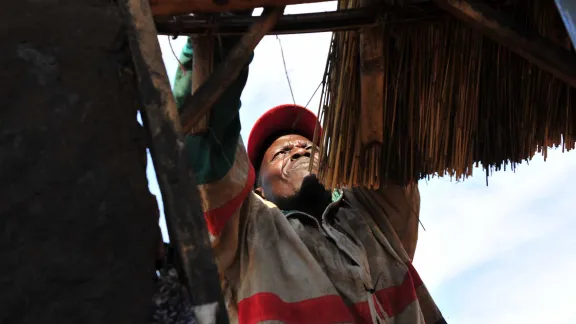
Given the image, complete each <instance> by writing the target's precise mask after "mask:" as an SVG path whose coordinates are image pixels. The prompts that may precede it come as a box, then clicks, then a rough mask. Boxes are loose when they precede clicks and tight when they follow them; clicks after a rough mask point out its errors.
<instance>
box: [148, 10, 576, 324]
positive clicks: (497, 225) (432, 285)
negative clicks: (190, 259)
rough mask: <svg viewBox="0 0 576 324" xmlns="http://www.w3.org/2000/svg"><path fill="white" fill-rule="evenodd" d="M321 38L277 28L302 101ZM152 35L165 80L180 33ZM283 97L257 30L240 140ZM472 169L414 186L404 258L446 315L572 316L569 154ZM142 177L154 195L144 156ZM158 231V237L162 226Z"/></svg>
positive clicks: (574, 192)
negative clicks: (415, 228) (414, 237)
mask: <svg viewBox="0 0 576 324" xmlns="http://www.w3.org/2000/svg"><path fill="white" fill-rule="evenodd" d="M334 9H335V3H334V2H328V3H317V4H310V5H297V6H289V7H287V9H286V13H288V14H291V13H302V12H317V11H330V10H334ZM260 12H261V11H260V10H258V11H257V12H256V13H257V14H259V13H260ZM330 37H331V35H330V34H329V33H318V34H301V35H283V36H280V40H281V42H282V46H283V48H284V54H285V58H286V66H287V71H288V75H289V78H290V80H291V84H292V88H293V92H294V97H295V101H296V103H297V104H301V105H305V104H306V103H307V102H308V101H309V99H310V98H311V96H312V94H313V93H314V90H315V89H316V87H317V86H318V84H319V83H320V81H321V78H322V74H323V72H324V68H325V64H326V55H327V53H328V49H329V45H330ZM159 41H160V45H161V48H162V53H163V58H164V62H165V64H166V68H167V72H168V76H169V78H170V81H171V82H172V80H173V78H174V74H175V71H176V69H177V68H178V62H177V60H176V58H175V56H174V54H173V52H172V49H173V50H174V52H175V53H176V54H179V53H180V50H181V48H182V46H183V44H184V42H185V39H184V37H179V38H178V39H176V40H171V41H170V42H169V40H168V37H167V36H160V37H159ZM170 44H171V46H172V49H171V48H170ZM292 101H293V100H292V96H291V94H290V90H289V87H288V82H287V80H286V74H285V71H284V67H283V63H282V56H281V52H280V46H279V43H278V40H277V38H276V37H275V36H267V37H265V38H264V40H263V41H262V42H261V43H260V44H259V45H258V47H257V48H256V51H255V57H254V61H253V63H252V64H251V66H250V76H249V79H248V83H247V85H246V88H245V90H244V93H243V95H242V109H241V112H240V117H241V122H242V125H243V128H242V132H241V135H242V137H243V138H244V140H245V142H246V139H247V136H248V134H249V131H250V129H251V126H252V124H253V123H254V121H255V120H256V119H257V118H258V117H259V116H260V115H261V114H262V113H264V112H265V111H266V110H267V109H270V108H272V107H274V106H276V105H279V104H283V103H291V102H292ZM318 102H319V93H318V94H316V96H315V97H314V98H313V99H312V101H311V104H310V105H309V108H310V109H312V110H313V111H315V112H316V111H317V109H318ZM474 173H475V176H473V177H471V178H468V179H466V180H465V181H463V182H454V181H451V180H450V179H449V178H435V179H432V180H429V181H421V182H420V184H419V185H420V192H421V212H420V217H421V221H422V223H423V226H424V228H425V230H424V229H422V228H421V229H420V237H419V241H418V247H417V250H416V256H415V259H414V264H415V267H416V269H417V270H418V271H419V273H420V275H421V277H422V279H423V280H424V282H425V283H426V285H427V286H428V288H429V290H430V292H431V294H432V296H433V297H434V298H435V300H436V303H437V304H438V306H439V307H440V309H441V310H442V312H443V314H444V316H445V318H446V319H447V321H448V322H449V323H466V324H476V323H483V324H485V323H490V324H514V323H522V324H528V323H554V324H576V307H575V306H574V304H575V303H576V278H575V277H574V275H575V274H576V248H575V247H576V235H573V231H574V229H576V217H574V216H576V212H575V211H574V206H575V202H576V189H575V187H574V183H575V182H576V181H575V180H576V152H568V153H562V152H560V151H559V150H550V151H549V156H548V159H547V161H546V162H544V160H543V158H542V156H540V155H537V156H536V157H534V159H533V160H532V161H530V163H529V165H528V164H527V163H523V164H522V165H520V166H518V168H517V169H516V172H515V173H513V172H511V171H500V172H495V173H494V174H493V175H492V176H491V177H490V178H489V185H488V186H486V178H485V174H484V172H483V171H482V170H481V169H477V170H475V171H474ZM148 175H149V179H150V189H151V191H152V192H153V193H154V194H156V195H157V196H158V197H160V192H159V189H158V184H157V182H156V180H155V174H154V170H153V167H152V163H151V161H150V160H149V169H148ZM572 199H574V200H572ZM159 203H160V206H161V208H162V202H161V201H160V202H159ZM162 215H163V212H162ZM162 230H163V234H164V236H165V237H167V232H166V227H165V224H162Z"/></svg>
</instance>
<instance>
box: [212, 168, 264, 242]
mask: <svg viewBox="0 0 576 324" xmlns="http://www.w3.org/2000/svg"><path fill="white" fill-rule="evenodd" d="M255 179H256V174H255V172H254V168H253V167H252V165H249V169H248V178H247V179H246V184H245V185H244V188H243V189H242V191H241V192H240V193H239V194H238V195H237V196H236V197H234V198H232V199H230V200H229V201H228V202H227V203H225V204H224V205H223V206H221V207H218V208H215V209H211V210H209V211H207V212H205V213H204V219H206V225H207V227H208V232H210V234H212V235H214V236H218V235H220V233H221V232H222V230H223V229H224V226H226V224H227V223H228V221H229V220H230V217H232V215H234V213H235V212H236V211H237V210H238V208H240V206H242V203H243V202H244V199H246V197H247V196H248V194H249V193H250V191H251V190H252V186H254V180H255Z"/></svg>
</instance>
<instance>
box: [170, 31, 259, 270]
mask: <svg viewBox="0 0 576 324" xmlns="http://www.w3.org/2000/svg"><path fill="white" fill-rule="evenodd" d="M238 39H239V38H237V37H227V38H222V39H221V40H220V42H216V43H217V44H218V45H217V46H216V49H215V50H214V64H215V65H217V64H219V62H220V61H222V59H223V58H225V57H226V54H227V53H228V51H229V50H230V49H231V48H232V47H233V46H234V45H235V44H236V42H237V41H238ZM220 44H221V46H222V47H221V48H220ZM193 56H194V50H193V48H192V44H191V40H190V39H188V41H187V43H186V45H185V46H184V49H183V50H182V54H181V55H180V62H181V63H182V66H181V67H179V69H178V71H177V72H176V78H175V82H174V89H173V92H174V97H175V99H176V103H177V105H178V109H180V108H181V107H182V104H183V102H184V100H185V98H186V97H187V96H190V95H191V89H192V81H191V80H192V78H191V76H192V66H193ZM251 59H252V58H251ZM251 59H250V60H251ZM248 64H249V63H248ZM248 64H247V65H246V66H245V67H244V69H243V70H242V72H241V73H240V75H239V76H238V78H237V79H236V80H234V82H233V83H232V84H231V85H230V87H229V88H228V89H227V90H226V91H225V92H224V93H223V95H222V96H221V97H220V99H219V100H218V101H217V102H216V103H215V105H214V107H213V108H212V110H211V113H210V120H209V122H208V131H206V132H205V133H201V134H191V135H188V136H186V152H187V155H188V156H187V157H186V158H187V163H188V165H189V166H190V168H192V170H193V171H194V173H195V174H196V181H197V183H198V189H199V190H200V194H201V196H202V200H203V210H204V217H205V219H206V223H207V225H208V231H209V232H210V236H211V241H212V245H213V247H214V248H215V252H216V256H217V258H218V262H219V266H220V267H221V268H222V267H227V266H228V265H229V264H228V263H229V262H231V260H232V259H233V254H234V253H235V251H236V245H237V241H238V239H237V235H238V227H239V214H240V208H241V207H242V204H243V203H244V201H245V199H246V197H247V196H248V195H249V194H250V191H251V189H252V186H253V183H254V178H255V176H254V169H253V168H252V166H251V164H250V162H249V160H248V156H247V154H246V149H245V148H244V144H243V143H242V139H241V137H240V128H241V126H240V115H239V110H240V106H241V102H240V96H241V94H242V91H243V89H244V86H245V85H246V81H247V79H248Z"/></svg>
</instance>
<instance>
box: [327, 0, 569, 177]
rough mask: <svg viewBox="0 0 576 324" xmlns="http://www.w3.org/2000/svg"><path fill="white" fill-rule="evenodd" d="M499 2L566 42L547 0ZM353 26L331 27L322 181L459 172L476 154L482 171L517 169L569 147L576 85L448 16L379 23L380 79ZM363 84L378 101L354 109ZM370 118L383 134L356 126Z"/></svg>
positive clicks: (345, 2) (347, 4) (346, 4)
mask: <svg viewBox="0 0 576 324" xmlns="http://www.w3.org/2000/svg"><path fill="white" fill-rule="evenodd" d="M498 3H500V4H498ZM498 3H497V1H494V4H495V5H501V3H502V1H498ZM339 6H340V8H354V7H357V6H358V3H357V1H356V0H340V1H339ZM500 9H501V10H505V11H506V13H507V14H509V15H511V16H512V17H514V18H515V19H517V21H519V22H522V23H524V24H525V26H526V27H527V28H531V29H532V30H536V31H538V32H539V33H540V34H541V35H543V36H545V37H547V38H549V39H551V40H552V41H554V42H555V43H557V44H559V45H561V46H563V47H565V48H570V42H569V38H568V36H567V34H566V32H565V29H564V26H563V25H562V21H561V19H560V17H559V15H558V13H557V11H556V8H555V7H554V3H553V1H550V0H517V1H514V3H511V1H507V5H506V6H502V7H501V8H500ZM360 35H361V33H358V32H355V31H354V32H339V33H335V34H334V36H333V43H332V48H331V53H330V55H329V58H328V63H327V68H326V75H325V84H324V89H323V98H322V100H321V107H320V111H319V113H320V115H321V117H322V118H323V128H324V134H323V139H322V141H321V147H320V151H321V152H320V153H321V155H320V156H321V169H320V178H321V179H322V180H323V181H324V183H325V185H326V186H327V187H338V186H358V185H364V186H369V187H374V188H376V187H378V186H379V185H380V182H381V180H382V179H393V180H396V181H400V182H402V183H407V182H410V181H414V180H419V179H422V178H429V177H431V176H445V175H449V176H451V177H455V178H457V179H462V178H466V177H468V176H470V175H471V174H472V169H473V167H474V165H476V166H478V163H481V164H482V166H483V167H484V168H485V169H486V174H487V175H488V174H489V172H490V171H492V170H500V169H501V168H503V167H504V168H505V167H506V165H510V167H511V168H512V169H514V167H515V165H516V164H517V163H520V162H521V161H523V160H526V159H530V158H531V157H532V156H533V155H534V154H535V153H536V152H537V151H538V152H543V154H544V156H546V149H547V147H550V146H558V145H562V147H563V148H565V149H573V148H574V146H575V140H576V105H575V104H574V100H575V99H576V96H575V95H576V89H573V88H571V87H569V86H568V85H567V84H565V83H563V82H562V81H559V80H557V79H556V78H554V77H552V76H551V75H550V74H548V73H546V72H544V71H542V70H541V69H539V68H538V67H536V66H534V65H532V64H531V63H529V62H528V61H526V60H524V59H522V58H521V57H519V56H517V55H516V54H513V53H511V52H510V50H508V49H506V48H505V47H503V46H500V45H498V44H496V43H495V42H493V41H491V40H490V39H488V38H486V37H484V36H483V35H482V34H480V33H479V32H477V31H475V30H473V29H471V28H470V27H468V26H466V25H464V24H463V23H460V22H459V21H456V20H455V19H454V18H452V17H441V18H440V19H438V20H437V21H432V22H430V21H427V22H422V23H413V24H403V25H392V24H389V25H386V24H384V25H383V26H382V27H380V29H379V30H378V35H379V37H382V39H383V40H384V42H383V44H384V45H383V46H382V48H381V55H382V57H381V58H383V60H382V62H383V63H384V64H383V69H384V71H383V73H384V78H383V84H379V83H375V84H374V83H372V84H370V80H371V78H369V77H368V78H366V79H364V78H363V77H361V73H360V71H361V68H362V69H366V68H369V66H364V65H363V64H364V62H362V60H363V58H361V57H360V56H361V50H360V47H361V46H360V42H361V37H360ZM363 91H368V92H374V94H380V96H381V98H382V101H383V102H382V105H381V108H380V109H373V110H372V111H370V112H369V113H366V112H364V113H362V114H363V116H362V118H361V106H362V105H361V104H360V103H361V99H362V98H361V97H362V96H361V93H362V92H363ZM376 98H378V95H377V96H376ZM380 121H381V123H380ZM374 125H379V127H380V129H381V132H382V133H381V134H379V135H378V136H380V138H377V137H378V136H376V137H374V136H372V137H370V136H366V135H363V134H362V131H363V130H366V129H367V128H370V129H372V130H373V129H374V127H375V126H374Z"/></svg>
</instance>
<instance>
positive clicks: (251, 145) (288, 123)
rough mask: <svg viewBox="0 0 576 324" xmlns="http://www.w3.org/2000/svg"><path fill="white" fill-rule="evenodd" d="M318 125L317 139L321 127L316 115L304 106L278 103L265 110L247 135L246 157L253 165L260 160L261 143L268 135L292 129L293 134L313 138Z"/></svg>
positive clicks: (320, 133)
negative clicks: (278, 104)
mask: <svg viewBox="0 0 576 324" xmlns="http://www.w3.org/2000/svg"><path fill="white" fill-rule="evenodd" d="M316 126H318V129H319V130H320V131H319V133H318V140H319V139H320V135H322V127H321V126H320V122H319V121H318V118H316V115H315V114H314V113H313V112H311V111H310V110H308V109H307V108H305V107H302V106H298V105H292V104H288V105H280V106H276V107H274V108H272V109H270V110H268V111H267V112H265V113H264V114H263V115H262V116H260V118H258V120H257V121H256V123H254V126H253V127H252V131H250V136H249V137H248V158H249V159H250V162H252V165H253V166H255V167H256V166H258V165H259V164H260V162H261V161H257V159H259V158H261V156H262V155H261V153H262V152H261V151H262V150H263V149H264V150H266V149H268V148H267V147H266V148H264V147H262V145H263V144H264V142H265V141H266V140H267V139H268V137H270V136H272V135H274V134H275V133H278V132H281V131H291V130H293V131H294V134H298V135H301V136H304V137H306V138H308V139H310V140H314V128H315V127H316Z"/></svg>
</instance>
